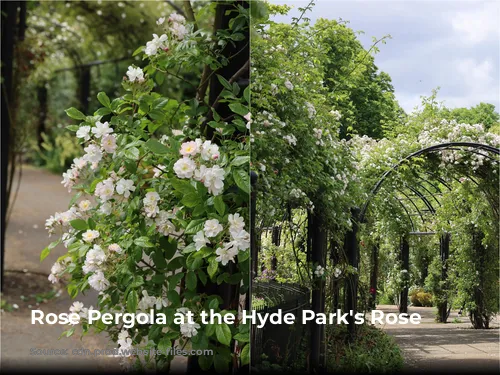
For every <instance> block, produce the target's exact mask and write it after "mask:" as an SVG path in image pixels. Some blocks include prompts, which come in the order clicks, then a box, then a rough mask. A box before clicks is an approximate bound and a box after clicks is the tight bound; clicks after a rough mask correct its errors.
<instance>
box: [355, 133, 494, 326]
mask: <svg viewBox="0 0 500 375" xmlns="http://www.w3.org/2000/svg"><path fill="white" fill-rule="evenodd" d="M447 151H465V152H467V153H470V154H477V155H482V156H483V157H485V158H487V160H489V161H491V164H490V165H497V166H498V164H499V159H498V156H499V155H500V150H499V149H497V148H495V147H492V146H489V145H485V144H479V143H470V142H454V143H443V144H439V145H435V146H431V147H427V148H424V149H421V150H419V151H417V152H414V153H412V154H410V155H408V156H407V157H405V158H403V159H401V160H400V161H399V162H398V163H396V164H395V165H394V166H393V167H391V168H390V169H389V170H387V171H386V172H385V173H384V174H383V175H382V177H381V178H380V180H378V181H377V183H376V184H375V185H374V187H373V188H372V190H371V192H370V194H369V197H368V199H367V201H366V202H365V204H364V206H363V208H362V210H361V212H360V215H359V217H358V218H357V219H358V221H359V223H363V224H366V223H367V222H368V220H367V219H368V218H369V207H370V204H371V203H372V201H373V200H374V199H375V197H376V196H377V195H382V194H383V195H384V197H386V198H387V199H395V200H396V202H397V204H399V205H400V206H401V208H402V210H403V211H404V213H405V214H406V215H407V218H408V221H409V223H410V227H411V231H408V232H406V233H403V234H402V235H401V238H400V244H399V260H400V261H401V264H402V269H403V270H406V272H408V271H409V269H410V263H409V262H410V244H409V237H410V236H426V235H436V234H438V233H436V232H435V231H434V230H433V228H432V226H429V225H428V224H429V221H430V220H429V218H430V217H432V216H433V215H435V214H436V208H437V207H439V206H441V201H440V198H441V196H442V195H443V193H444V191H446V190H447V191H448V192H450V191H452V187H451V183H452V181H447V180H446V178H445V177H444V176H441V175H439V174H437V173H436V172H435V171H434V172H433V171H429V170H425V169H424V173H421V172H418V171H414V172H413V175H414V177H415V181H413V184H409V183H407V182H405V181H398V182H397V184H396V185H397V186H398V187H397V188H396V189H393V190H390V188H385V185H384V184H387V183H388V181H389V180H390V178H391V177H392V176H394V175H396V174H397V172H398V169H399V168H400V167H401V166H402V165H408V164H410V165H411V163H409V162H411V160H412V159H414V158H417V157H422V156H424V157H425V156H431V157H432V155H434V154H436V153H441V152H447ZM452 168H453V167H450V169H452ZM449 172H450V170H448V171H447V175H448V176H447V177H448V178H451V179H452V180H454V181H459V179H458V178H457V177H456V175H455V174H456V173H449ZM452 172H453V171H452ZM457 172H458V171H457ZM459 174H460V176H465V177H467V178H468V179H469V180H470V181H472V183H473V184H474V185H475V186H476V188H477V189H481V191H482V192H483V193H484V196H485V197H486V199H487V200H488V202H489V206H490V207H491V210H492V212H493V214H494V216H495V217H496V219H497V222H498V216H499V215H498V186H497V188H496V191H495V192H494V193H492V192H491V191H488V190H487V189H484V188H483V186H482V185H481V183H480V182H481V181H480V180H481V179H487V178H488V177H490V176H492V175H491V174H490V175H484V176H481V175H476V174H474V175H472V174H471V173H470V171H467V170H460V171H459ZM391 187H393V186H391ZM415 218H417V219H416V220H415ZM419 219H420V223H418V220H419ZM418 224H420V225H421V226H419V225H418ZM477 235H478V234H477V233H471V236H477ZM479 235H480V234H479ZM450 241H451V236H450V234H449V233H441V234H440V236H439V254H440V260H441V263H442V268H441V280H442V281H443V282H446V280H447V277H448V269H447V260H448V258H449V255H450ZM351 252H355V253H359V248H358V247H357V244H354V245H353V248H352V249H351ZM353 259H356V257H353ZM378 260H379V246H378V244H374V245H373V246H372V249H371V259H370V261H371V270H370V294H371V304H372V306H373V305H374V304H375V299H376V295H377V287H378V285H377V284H378V280H377V278H378V271H379V264H378V263H379V262H378ZM352 265H353V266H357V263H356V264H355V263H352ZM356 293H357V291H356ZM353 295H356V294H355V293H353ZM407 299H408V285H406V286H405V287H404V288H403V290H401V294H400V301H401V302H400V307H399V309H400V312H401V313H407V311H408V301H407ZM447 302H448V301H447V300H446V299H444V300H443V301H441V302H440V303H439V304H438V316H439V320H440V321H441V322H446V320H447V317H448V315H449V309H448V303H447ZM352 307H354V308H355V304H354V303H353V304H352Z"/></svg>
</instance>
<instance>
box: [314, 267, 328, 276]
mask: <svg viewBox="0 0 500 375" xmlns="http://www.w3.org/2000/svg"><path fill="white" fill-rule="evenodd" d="M324 274H325V269H324V267H321V266H320V265H318V266H317V267H316V269H315V270H314V276H316V277H317V278H322V277H323V275H324Z"/></svg>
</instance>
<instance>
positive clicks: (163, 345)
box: [158, 337, 172, 353]
mask: <svg viewBox="0 0 500 375" xmlns="http://www.w3.org/2000/svg"><path fill="white" fill-rule="evenodd" d="M171 347H172V341H171V340H170V339H169V338H168V337H162V339H161V340H160V342H159V343H158V350H161V351H162V352H163V353H166V352H167V349H168V348H171Z"/></svg>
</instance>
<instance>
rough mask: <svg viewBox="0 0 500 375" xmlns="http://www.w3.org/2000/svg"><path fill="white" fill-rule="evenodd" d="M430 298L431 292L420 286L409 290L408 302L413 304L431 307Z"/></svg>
mask: <svg viewBox="0 0 500 375" xmlns="http://www.w3.org/2000/svg"><path fill="white" fill-rule="evenodd" d="M432 300H433V298H432V294H431V293H428V292H426V291H425V290H424V289H422V288H419V289H413V290H412V291H410V302H411V303H412V305H413V306H423V307H431V306H432Z"/></svg>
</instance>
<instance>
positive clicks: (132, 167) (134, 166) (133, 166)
mask: <svg viewBox="0 0 500 375" xmlns="http://www.w3.org/2000/svg"><path fill="white" fill-rule="evenodd" d="M125 168H127V171H128V172H130V173H132V174H134V173H135V171H137V164H136V163H135V162H133V161H132V160H127V161H125Z"/></svg>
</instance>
